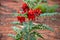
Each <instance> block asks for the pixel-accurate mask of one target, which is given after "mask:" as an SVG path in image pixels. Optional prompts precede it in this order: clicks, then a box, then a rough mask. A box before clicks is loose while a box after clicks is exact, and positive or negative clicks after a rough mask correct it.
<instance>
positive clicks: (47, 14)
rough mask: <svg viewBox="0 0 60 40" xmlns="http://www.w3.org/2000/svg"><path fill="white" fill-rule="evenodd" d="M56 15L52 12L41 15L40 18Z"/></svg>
mask: <svg viewBox="0 0 60 40" xmlns="http://www.w3.org/2000/svg"><path fill="white" fill-rule="evenodd" d="M56 14H58V13H57V12H54V13H43V14H40V16H41V17H42V16H53V15H56Z"/></svg>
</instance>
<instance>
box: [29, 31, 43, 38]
mask: <svg viewBox="0 0 60 40" xmlns="http://www.w3.org/2000/svg"><path fill="white" fill-rule="evenodd" d="M30 34H31V35H32V34H33V35H37V36H38V37H40V38H42V39H44V38H43V37H42V35H41V34H40V33H37V32H35V31H34V32H32V33H30Z"/></svg>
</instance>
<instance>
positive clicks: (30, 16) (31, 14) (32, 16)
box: [28, 9, 35, 20]
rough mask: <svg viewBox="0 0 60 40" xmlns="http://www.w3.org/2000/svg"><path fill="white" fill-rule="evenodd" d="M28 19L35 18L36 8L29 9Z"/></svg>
mask: <svg viewBox="0 0 60 40" xmlns="http://www.w3.org/2000/svg"><path fill="white" fill-rule="evenodd" d="M28 19H29V20H35V14H34V10H32V9H30V10H29V11H28Z"/></svg>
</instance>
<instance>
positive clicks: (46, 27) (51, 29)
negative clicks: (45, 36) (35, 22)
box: [43, 24, 54, 32]
mask: <svg viewBox="0 0 60 40" xmlns="http://www.w3.org/2000/svg"><path fill="white" fill-rule="evenodd" d="M43 26H44V27H45V29H47V30H50V31H52V32H53V31H54V30H53V28H51V27H49V26H48V25H46V24H43Z"/></svg>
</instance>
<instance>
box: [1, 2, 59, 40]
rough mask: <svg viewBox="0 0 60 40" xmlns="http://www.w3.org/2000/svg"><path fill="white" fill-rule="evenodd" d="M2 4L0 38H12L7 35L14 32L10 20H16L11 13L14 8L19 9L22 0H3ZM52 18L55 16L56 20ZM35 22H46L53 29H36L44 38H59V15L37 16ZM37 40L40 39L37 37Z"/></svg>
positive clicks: (48, 39) (56, 39) (14, 10)
mask: <svg viewBox="0 0 60 40" xmlns="http://www.w3.org/2000/svg"><path fill="white" fill-rule="evenodd" d="M2 4H3V5H4V6H2V7H0V40H13V39H12V38H11V37H8V36H7V34H9V33H12V34H14V31H13V30H12V28H11V27H12V26H14V25H13V24H11V22H13V21H17V19H16V17H14V16H13V15H12V13H15V12H17V11H16V10H19V9H20V6H21V4H22V1H20V2H19V3H17V2H4V1H3V3H2ZM52 18H56V20H52ZM35 22H38V23H44V24H47V25H49V26H50V27H52V28H53V29H54V32H50V31H47V30H44V31H40V30H39V31H38V32H39V33H42V35H43V37H44V38H45V39H46V40H60V15H55V16H52V17H45V18H39V19H38V20H36V21H35ZM39 40H42V39H41V38H39Z"/></svg>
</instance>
